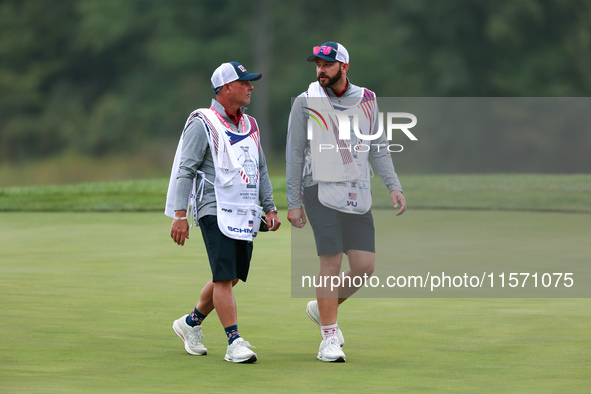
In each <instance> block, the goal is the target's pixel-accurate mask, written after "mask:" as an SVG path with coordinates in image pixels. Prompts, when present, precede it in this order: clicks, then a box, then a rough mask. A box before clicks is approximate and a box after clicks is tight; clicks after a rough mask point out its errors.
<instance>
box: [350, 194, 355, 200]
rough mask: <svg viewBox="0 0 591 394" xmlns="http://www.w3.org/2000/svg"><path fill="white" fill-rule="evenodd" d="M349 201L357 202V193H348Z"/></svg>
mask: <svg viewBox="0 0 591 394" xmlns="http://www.w3.org/2000/svg"><path fill="white" fill-rule="evenodd" d="M349 200H357V193H349Z"/></svg>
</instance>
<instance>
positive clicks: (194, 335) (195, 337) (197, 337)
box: [187, 329, 205, 345]
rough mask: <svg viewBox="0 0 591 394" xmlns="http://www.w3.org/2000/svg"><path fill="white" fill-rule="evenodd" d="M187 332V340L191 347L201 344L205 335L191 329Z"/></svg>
mask: <svg viewBox="0 0 591 394" xmlns="http://www.w3.org/2000/svg"><path fill="white" fill-rule="evenodd" d="M188 331H189V333H188V334H187V340H188V341H189V343H191V344H192V345H195V344H197V343H199V342H202V340H203V338H205V335H203V332H202V331H201V330H198V331H196V330H192V329H191V330H188Z"/></svg>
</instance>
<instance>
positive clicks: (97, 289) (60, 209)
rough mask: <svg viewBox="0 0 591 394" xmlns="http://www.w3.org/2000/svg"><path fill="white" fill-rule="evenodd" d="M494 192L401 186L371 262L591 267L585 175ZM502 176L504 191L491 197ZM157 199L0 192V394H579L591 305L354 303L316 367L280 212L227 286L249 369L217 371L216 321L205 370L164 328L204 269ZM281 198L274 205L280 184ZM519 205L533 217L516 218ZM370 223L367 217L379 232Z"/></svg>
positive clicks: (586, 365) (528, 179)
mask: <svg viewBox="0 0 591 394" xmlns="http://www.w3.org/2000/svg"><path fill="white" fill-rule="evenodd" d="M494 177H495V176H491V177H489V178H488V182H487V178H486V176H484V177H483V178H479V177H478V176H474V179H473V181H472V182H470V179H469V178H470V177H469V176H467V177H464V178H461V179H462V180H463V181H462V182H457V181H458V180H459V179H460V178H455V179H454V178H453V177H451V178H450V177H447V178H446V177H443V176H442V177H440V178H438V177H435V176H433V177H426V176H425V177H423V178H421V177H420V176H416V177H414V178H412V179H408V182H407V183H406V185H408V184H411V185H413V187H407V190H405V195H406V196H407V198H408V199H409V206H410V207H409V211H408V212H407V213H406V214H405V215H403V216H401V217H399V218H396V219H394V220H399V221H393V223H394V224H393V225H392V226H393V227H388V229H389V230H391V231H392V235H391V237H392V244H393V245H396V244H397V243H398V244H397V245H398V247H397V249H396V251H397V254H396V256H393V257H392V258H391V261H390V260H389V259H384V258H383V257H382V260H380V257H379V250H378V264H383V265H386V264H389V263H390V262H391V263H392V264H395V263H396V261H398V260H400V261H411V262H413V263H416V264H418V265H420V264H424V263H425V261H428V262H429V263H430V264H431V263H434V262H435V263H437V264H438V265H439V267H446V266H456V265H457V264H458V263H459V262H460V263H461V262H470V261H475V260H482V261H483V262H484V263H487V262H489V263H491V264H492V263H494V262H495V261H498V260H500V259H503V258H507V259H509V260H511V259H513V260H512V261H515V262H516V263H517V262H523V261H526V260H530V261H526V263H527V264H529V265H528V266H531V267H532V269H534V268H535V267H536V264H551V263H560V261H557V260H560V259H562V260H563V261H564V262H565V263H569V264H585V263H588V262H589V261H591V245H590V244H589V242H588V240H589V239H591V225H587V224H588V223H589V224H591V216H590V215H589V212H590V207H589V205H590V204H589V201H587V200H586V198H587V199H588V196H589V194H588V191H589V188H590V187H591V186H590V185H591V182H589V180H590V179H591V178H590V177H589V176H575V177H576V179H575V180H573V179H572V178H571V179H569V178H568V176H566V177H565V178H561V177H560V176H540V177H538V178H536V177H535V176H533V175H532V176H529V175H528V176H523V177H522V178H521V181H520V176H519V175H512V176H496V177H498V178H494ZM550 178H552V179H551V180H552V182H547V181H548V180H549V179H550ZM482 179H484V181H483V180H482ZM495 179H496V181H497V183H499V184H501V183H503V182H504V184H506V185H509V186H507V191H506V192H504V193H497V194H496V195H492V196H491V195H490V193H487V190H490V189H492V190H495V187H494V184H495V183H494V180H495ZM557 179H560V181H557ZM421 180H424V181H425V182H424V183H421ZM283 182H284V181H283ZM556 182H563V183H562V184H560V185H561V186H562V188H563V189H562V190H561V191H560V190H557V189H556V188H557V183H556ZM403 183H404V179H403ZM454 184H456V186H455V188H454ZM147 185H148V186H147ZM149 185H152V186H149ZM161 185H164V188H165V187H166V181H163V180H157V181H149V182H144V183H142V182H133V183H132V182H123V183H113V184H108V183H105V184H100V185H93V184H86V185H70V186H55V187H42V188H5V189H0V204H2V205H0V206H1V207H2V208H1V209H2V210H3V211H5V212H2V213H0V278H1V285H0V308H1V310H2V320H1V321H0V392H2V393H4V392H6V393H21V392H22V393H38V392H81V393H82V392H84V393H86V392H97V393H105V392H117V393H126V392H129V393H132V392H133V393H169V392H175V393H180V392H199V391H201V392H294V393H295V392H297V393H302V392H495V393H497V392H511V393H512V392H532V393H540V392H569V393H570V392H581V393H583V392H588V391H589V387H590V386H591V372H590V371H591V300H590V299H589V298H510V297H508V298H394V297H381V298H363V297H360V298H353V299H351V300H348V301H347V302H346V303H345V304H343V305H342V307H341V309H340V313H339V326H340V327H341V329H342V330H343V333H344V335H345V340H346V345H345V347H344V351H345V353H346V355H347V362H346V363H339V364H331V363H322V362H320V361H317V360H316V352H317V350H318V345H319V343H320V334H319V332H318V328H317V326H316V325H315V324H314V323H312V322H311V321H310V320H309V319H308V317H307V316H306V313H305V305H306V302H307V301H308V300H309V298H296V297H292V288H291V287H292V286H291V283H292V282H291V279H292V278H291V274H292V273H291V262H290V260H291V251H290V250H291V242H292V238H291V229H290V228H289V225H288V223H287V220H286V219H285V214H286V211H285V209H283V210H280V218H281V219H282V221H283V226H282V227H281V229H280V230H279V231H278V232H276V233H267V234H260V235H259V237H257V239H256V240H255V250H254V258H253V263H252V267H251V271H250V275H249V279H248V281H247V282H246V283H240V284H239V285H238V286H236V287H235V294H236V299H237V306H238V311H239V321H238V325H239V328H240V333H241V334H242V336H244V337H245V339H247V340H248V341H250V342H251V343H252V344H253V345H254V346H256V349H255V351H256V353H257V354H258V356H259V361H258V362H257V363H256V364H252V365H236V364H231V363H227V362H225V361H224V360H223V356H224V354H225V350H226V345H227V341H226V338H225V334H224V331H223V328H222V326H221V324H220V322H219V320H218V318H217V316H216V314H215V312H213V313H212V315H210V316H209V317H208V318H207V319H206V320H205V321H204V324H203V327H204V333H205V335H206V338H205V345H206V346H207V348H208V350H209V352H208V355H207V356H190V355H188V354H187V353H186V352H185V351H184V348H183V344H182V341H181V340H180V339H179V338H178V337H177V336H176V335H175V334H174V332H173V331H172V328H171V325H172V322H173V321H174V320H175V319H177V318H178V317H180V316H182V315H183V314H186V313H189V312H190V311H191V310H192V308H193V307H194V305H195V302H196V301H197V297H198V294H199V291H200V289H201V286H202V285H203V284H204V283H205V282H207V281H208V280H209V278H210V271H209V266H208V264H207V257H206V253H205V250H204V247H203V243H202V240H201V234H200V230H199V229H198V228H193V229H191V238H190V240H189V241H188V243H187V244H186V245H185V246H184V247H179V246H177V245H176V244H174V243H173V242H172V240H171V239H170V236H169V227H170V220H169V219H168V218H166V217H165V216H164V215H163V214H162V212H161V211H162V209H161V208H162V207H161V205H162V204H160V206H157V207H153V206H152V205H150V204H154V205H156V204H155V202H154V201H156V197H155V196H156V195H159V199H160V201H162V199H163V197H162V195H163V194H164V193H165V190H162V189H159V187H160V186H161ZM274 185H276V189H277V190H278V192H279V193H285V192H284V187H283V189H281V179H275V180H274ZM516 185H521V186H520V187H517V188H516V189H515V188H513V187H514V186H516ZM499 187H501V186H499ZM565 187H566V188H567V191H566V192H565V191H564V188H565ZM421 188H423V189H424V190H427V191H425V192H421V191H420V190H421ZM569 188H570V189H569ZM510 189H512V190H510ZM68 190H69V192H68ZM92 190H94V191H95V192H94V193H93V192H92ZM100 190H103V191H104V190H110V192H108V193H107V192H106V193H102V194H101V192H100ZM113 190H119V192H114V191H113ZM454 190H455V191H454ZM470 191H473V192H474V193H473V194H475V195H476V198H473V199H470V194H471V192H470ZM432 193H436V195H434V196H432V197H433V198H432V199H431V200H430V198H431V197H429V195H430V194H432ZM454 193H455V194H454ZM512 193H513V194H512ZM376 194H377V192H376ZM413 194H414V195H415V199H414V200H413V199H412V198H411V196H413ZM97 195H98V196H97ZM507 195H512V196H513V197H514V199H513V201H507V200H511V199H508V198H507ZM561 195H562V197H563V200H564V201H568V204H566V203H565V204H564V205H561V204H560V203H558V202H559V197H560V196H561ZM27 196H28V197H27ZM101 196H103V197H101ZM105 196H106V197H105ZM129 196H132V197H129ZM133 196H140V197H137V198H135V197H133ZM141 196H143V197H141ZM283 196H284V194H283ZM460 196H463V197H462V198H463V199H459V197H460ZM519 196H522V197H523V199H522V200H521V201H517V200H519V199H520V198H521V197H519ZM525 196H530V199H531V200H532V202H531V204H529V207H528V208H520V206H521V205H522V204H525V203H526V202H527V198H526V197H525ZM532 196H538V198H533V197H532ZM376 197H377V196H376ZM435 197H437V198H435ZM485 197H486V198H488V199H489V200H490V201H489V200H486V198H485ZM23 198H29V199H30V200H28V201H29V203H30V204H32V203H34V202H35V201H37V202H38V205H37V207H38V209H37V212H35V211H34V209H33V210H31V211H28V210H26V209H25V208H26V204H23ZM142 198H143V199H142ZM276 198H277V197H276ZM279 198H281V197H279ZM279 198H277V200H278V202H279V203H283V201H282V200H280V199H279ZM119 199H121V200H122V201H124V202H125V201H127V202H128V203H124V202H118V200H119ZM483 199H484V200H485V201H483ZM138 200H139V201H140V202H138ZM380 201H381V200H378V201H377V203H378V205H380V204H382V203H380ZM415 202H416V204H415ZM101 204H102V205H101ZM125 204H128V205H125ZM142 204H143V205H142ZM417 204H419V205H420V206H422V208H425V209H417V208H416V205H417ZM429 204H430V205H429ZM278 205H279V204H278ZM462 205H464V209H462ZM525 205H527V204H525ZM43 206H45V207H46V209H41V208H40V207H43ZM48 206H51V207H52V208H47V207H48ZM380 206H383V205H380ZM11 207H12V208H11ZM82 207H86V208H85V209H82ZM93 207H94V209H93ZM561 208H564V211H562V212H561ZM155 209H157V210H158V211H154V210H155ZM381 209H382V208H378V209H376V210H375V211H374V217H376V218H385V217H388V215H389V214H390V211H383V210H381ZM48 211H49V212H48ZM72 211H80V212H72ZM525 211H527V212H525ZM549 211H552V212H549ZM381 226H382V225H380V227H379V228H378V229H377V231H378V232H380V230H383V228H382V227H381ZM294 231H295V230H294ZM380 242H383V241H380V239H379V237H378V247H379V246H380ZM553 243H554V244H553ZM479 257H481V259H479ZM475 263H478V261H475ZM481 263H482V262H481ZM558 267H560V265H559V266H558ZM479 269H480V266H479ZM378 273H379V266H378V269H377V270H376V274H378ZM588 285H589V284H587V286H588ZM361 291H363V289H362V290H361ZM360 295H361V294H360ZM470 297H478V295H472V296H470Z"/></svg>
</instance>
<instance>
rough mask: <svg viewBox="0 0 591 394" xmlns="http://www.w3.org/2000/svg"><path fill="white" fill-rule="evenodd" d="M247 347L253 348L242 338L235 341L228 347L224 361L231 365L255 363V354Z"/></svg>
mask: <svg viewBox="0 0 591 394" xmlns="http://www.w3.org/2000/svg"><path fill="white" fill-rule="evenodd" d="M249 347H252V348H254V346H252V345H251V344H250V343H248V341H245V340H244V339H242V338H238V339H236V340H235V341H234V342H232V344H231V345H228V350H227V351H226V355H225V356H224V360H226V361H230V362H232V363H254V362H255V361H257V354H256V353H255V352H253V351H252V350H250V349H249Z"/></svg>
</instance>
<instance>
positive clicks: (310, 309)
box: [306, 300, 345, 346]
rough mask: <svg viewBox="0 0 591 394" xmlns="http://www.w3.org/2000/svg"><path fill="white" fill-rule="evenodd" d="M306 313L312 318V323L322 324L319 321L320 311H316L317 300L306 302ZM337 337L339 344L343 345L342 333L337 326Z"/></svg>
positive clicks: (319, 325)
mask: <svg viewBox="0 0 591 394" xmlns="http://www.w3.org/2000/svg"><path fill="white" fill-rule="evenodd" d="M306 313H307V314H308V317H309V318H310V319H312V321H313V322H314V323H316V324H318V327H321V326H322V324H321V323H320V312H319V311H318V301H317V300H314V301H310V302H308V305H307V306H306ZM337 337H338V338H339V345H341V346H344V345H345V338H344V337H343V333H342V332H341V329H340V328H338V327H337Z"/></svg>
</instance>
